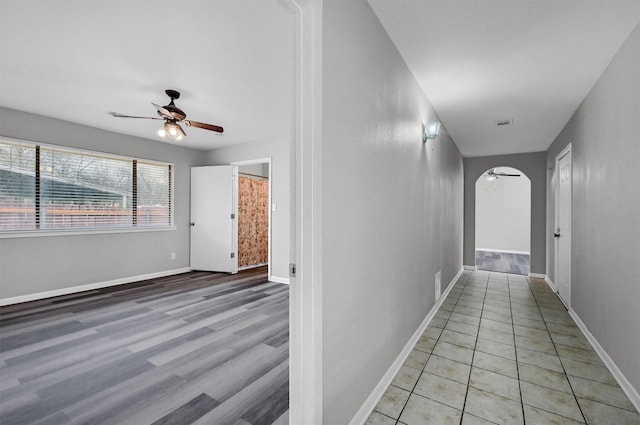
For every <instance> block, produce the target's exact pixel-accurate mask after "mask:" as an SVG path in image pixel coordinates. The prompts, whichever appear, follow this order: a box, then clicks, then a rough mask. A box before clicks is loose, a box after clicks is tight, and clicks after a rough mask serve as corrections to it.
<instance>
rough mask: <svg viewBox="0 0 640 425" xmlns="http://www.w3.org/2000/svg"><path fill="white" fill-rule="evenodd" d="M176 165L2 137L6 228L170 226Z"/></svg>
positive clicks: (1, 203)
mask: <svg viewBox="0 0 640 425" xmlns="http://www.w3.org/2000/svg"><path fill="white" fill-rule="evenodd" d="M171 173H172V167H171V164H166V163H158V162H151V161H144V160H136V159H129V158H122V157H116V156H109V155H105V154H99V153H95V152H88V151H77V150H66V149H64V148H57V147H49V146H26V145H20V144H16V143H13V142H8V141H3V140H0V232H7V231H8V232H15V231H21V230H60V229H72V230H82V229H101V228H132V227H136V226H140V227H143V226H144V227H151V226H154V227H157V226H170V225H171V224H172V223H173V221H172V203H171V202H172V199H171V197H172V193H171V178H172V176H171Z"/></svg>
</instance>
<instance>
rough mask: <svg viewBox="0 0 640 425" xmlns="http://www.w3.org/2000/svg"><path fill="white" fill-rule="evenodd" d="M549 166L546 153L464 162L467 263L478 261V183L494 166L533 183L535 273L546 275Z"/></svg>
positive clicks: (532, 248) (474, 159)
mask: <svg viewBox="0 0 640 425" xmlns="http://www.w3.org/2000/svg"><path fill="white" fill-rule="evenodd" d="M546 164H547V156H546V154H545V153H544V152H534V153H524V154H513V155H497V156H480V157H475V158H465V159H464V264H465V265H468V266H473V265H474V264H475V263H476V260H475V237H476V236H475V235H476V223H475V209H476V180H478V177H480V176H481V175H482V174H483V173H485V172H486V171H487V170H488V169H490V168H494V167H512V168H517V169H518V170H520V171H522V172H523V173H524V174H526V175H527V177H529V179H530V180H531V273H540V274H544V273H545V270H546V267H545V263H546V253H545V250H546V239H545V231H546V230H545V229H546V224H545V220H546V179H547V173H546Z"/></svg>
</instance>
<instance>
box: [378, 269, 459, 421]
mask: <svg viewBox="0 0 640 425" xmlns="http://www.w3.org/2000/svg"><path fill="white" fill-rule="evenodd" d="M459 280H460V278H458V281H459ZM458 281H456V282H455V283H454V284H453V286H454V288H455V286H456V285H457V284H458ZM454 288H451V289H454ZM450 295H451V293H449V294H448V295H447V298H449V296H450ZM444 301H446V298H445V299H444V300H443V302H442V303H443V304H444ZM456 304H458V300H457V299H456ZM454 307H455V305H454ZM441 308H442V305H440V308H438V311H436V314H437V313H438V312H439V311H440V309H441ZM452 311H453V310H452ZM452 311H451V312H449V317H447V321H446V323H445V324H444V325H445V326H447V323H449V318H450V317H451V313H452ZM434 317H435V315H434ZM427 328H428V326H427ZM425 332H426V329H425ZM442 332H444V328H442ZM442 332H440V334H439V335H438V338H436V339H435V341H436V343H435V344H434V345H433V348H435V346H436V345H437V344H438V341H440V337H441V336H442ZM422 334H423V335H424V332H423V333H422ZM420 338H422V335H421V336H420ZM420 338H418V341H420ZM416 345H418V343H417V342H416ZM433 348H432V349H431V351H430V352H429V356H428V357H427V360H425V362H424V366H422V369H421V370H420V374H419V375H418V379H417V380H416V382H415V383H414V384H413V387H411V391H409V397H407V401H405V402H404V405H403V406H402V409H400V413H398V417H397V418H396V419H395V425H399V424H400V417H401V416H402V413H403V412H404V409H406V407H407V404H408V403H409V399H410V398H411V396H412V395H413V394H414V390H415V389H416V387H417V386H418V381H420V378H421V377H422V374H423V373H424V369H425V368H426V367H427V362H428V361H429V359H430V358H431V356H432V355H433ZM415 349H416V348H415V345H414V346H413V349H412V350H411V351H413V350H415ZM391 385H393V384H391ZM417 395H420V394H417ZM421 397H422V396H421ZM374 410H375V409H374ZM385 416H386V415H385ZM387 417H389V416H387ZM391 419H393V418H391Z"/></svg>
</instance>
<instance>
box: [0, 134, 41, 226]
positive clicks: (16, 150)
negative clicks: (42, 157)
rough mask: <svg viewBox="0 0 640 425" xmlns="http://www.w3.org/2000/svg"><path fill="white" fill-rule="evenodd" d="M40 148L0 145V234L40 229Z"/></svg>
mask: <svg viewBox="0 0 640 425" xmlns="http://www.w3.org/2000/svg"><path fill="white" fill-rule="evenodd" d="M35 169H36V148H35V147H33V146H22V145H18V144H15V145H9V144H6V143H1V142H0V231H6V230H9V231H13V230H33V229H35V227H36V204H35V194H36V179H35V177H36V176H35Z"/></svg>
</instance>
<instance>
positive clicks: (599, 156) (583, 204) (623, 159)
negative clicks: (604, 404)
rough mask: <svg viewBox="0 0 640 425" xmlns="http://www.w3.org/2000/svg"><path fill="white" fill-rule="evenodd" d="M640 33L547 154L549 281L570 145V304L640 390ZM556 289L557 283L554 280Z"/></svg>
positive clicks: (620, 53)
mask: <svg viewBox="0 0 640 425" xmlns="http://www.w3.org/2000/svg"><path fill="white" fill-rule="evenodd" d="M638 52H640V26H639V27H636V29H635V30H634V31H633V32H632V33H631V35H630V36H629V38H628V39H627V41H626V42H625V44H623V45H622V47H621V48H620V50H619V51H618V53H617V54H616V56H615V57H614V59H613V61H612V62H611V64H610V65H609V67H608V68H607V70H606V71H605V72H604V74H603V75H602V77H600V79H599V80H598V82H597V83H596V84H595V86H594V87H593V89H592V90H591V92H590V93H589V94H588V95H587V97H586V98H585V100H584V101H583V102H582V104H581V105H580V107H579V108H578V110H577V111H576V112H575V114H574V115H573V117H572V118H571V120H569V122H568V123H567V125H566V127H565V128H564V129H563V130H562V132H561V133H560V134H559V135H558V137H557V138H556V140H555V141H554V142H553V144H552V145H551V147H550V148H549V150H548V151H547V161H548V164H549V167H550V170H549V175H548V184H547V202H548V204H549V209H548V212H547V232H546V234H547V240H546V242H547V248H548V252H549V256H548V261H547V264H548V267H547V274H548V275H549V276H550V277H551V278H552V280H554V279H555V277H554V255H555V245H554V238H553V236H552V235H553V229H554V213H555V198H554V193H555V183H556V180H555V170H554V169H553V168H554V167H555V158H556V156H557V155H558V153H560V152H561V151H562V149H564V147H565V146H566V145H567V144H568V143H571V148H572V158H573V200H572V206H573V208H572V217H571V220H572V239H571V249H572V258H571V276H572V285H571V303H572V308H573V310H575V311H576V313H577V314H578V315H579V316H580V318H581V319H582V321H583V322H584V323H585V324H586V325H587V327H588V328H589V330H590V331H591V333H592V334H593V335H594V336H595V338H596V339H597V340H598V342H599V343H600V345H602V347H603V348H604V349H605V350H606V351H607V353H608V354H609V355H610V356H611V358H612V359H613V360H614V361H615V363H616V364H617V365H618V367H619V368H620V370H621V371H622V372H623V373H624V374H625V376H626V377H627V379H628V380H629V381H630V382H631V384H632V385H633V386H634V387H635V389H636V392H638V391H640V367H639V365H640V363H639V362H638V359H640V326H638V324H639V323H640V309H639V308H638V304H639V303H640V279H639V278H638V271H637V270H636V265H637V263H638V259H639V258H640V191H639V190H638V187H639V186H640V177H639V175H638V159H639V158H640V140H639V135H640V119H638V117H640V78H639V77H638V76H639V75H640V54H638ZM554 282H555V280H554Z"/></svg>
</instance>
